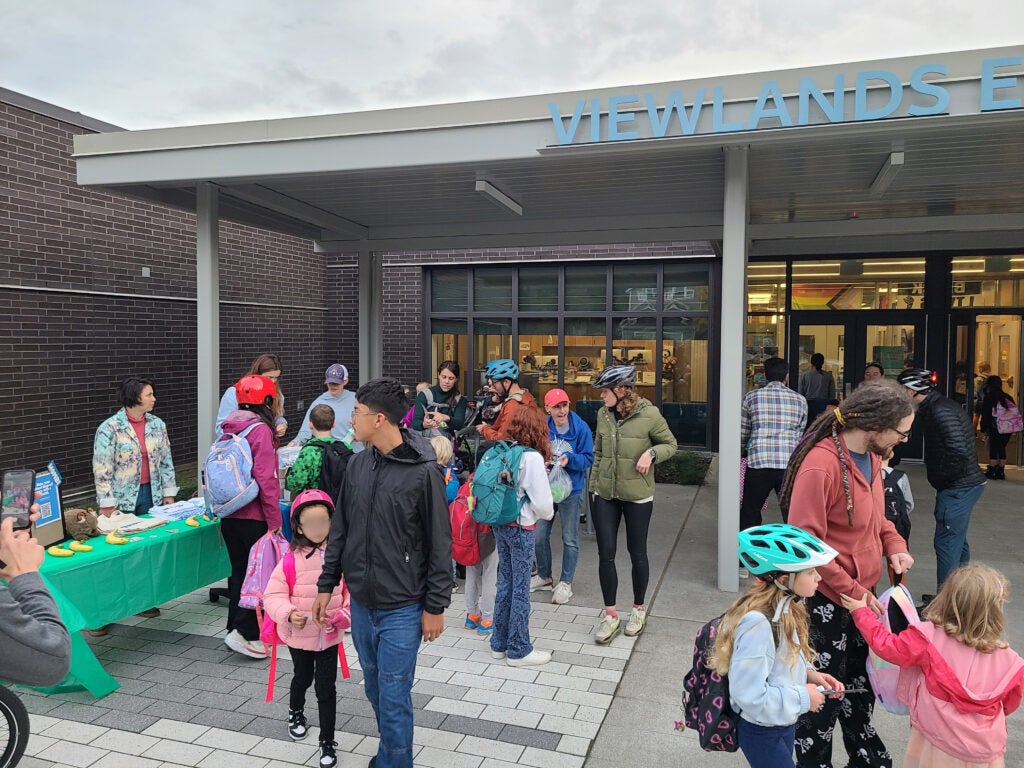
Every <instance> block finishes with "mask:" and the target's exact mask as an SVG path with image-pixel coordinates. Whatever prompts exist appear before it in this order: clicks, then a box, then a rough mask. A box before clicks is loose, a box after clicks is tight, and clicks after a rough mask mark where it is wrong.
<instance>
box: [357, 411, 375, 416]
mask: <svg viewBox="0 0 1024 768" xmlns="http://www.w3.org/2000/svg"><path fill="white" fill-rule="evenodd" d="M379 413H380V411H362V412H360V411H356V410H353V411H352V415H353V416H376V415H377V414H379Z"/></svg>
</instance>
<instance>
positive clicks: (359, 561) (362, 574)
mask: <svg viewBox="0 0 1024 768" xmlns="http://www.w3.org/2000/svg"><path fill="white" fill-rule="evenodd" d="M402 439H403V443H402V445H400V446H398V447H397V448H395V449H394V450H393V451H391V452H390V453H386V454H382V453H381V452H380V451H378V450H377V449H376V448H371V449H369V450H366V451H363V452H361V453H357V454H356V455H355V456H353V457H352V459H351V460H350V461H349V463H348V469H347V471H346V473H345V482H344V485H342V488H341V494H340V496H339V497H338V507H337V511H336V512H335V514H334V517H333V518H332V519H331V535H330V539H329V540H328V542H327V551H326V553H325V554H324V570H323V573H322V574H321V575H320V579H319V580H318V581H317V590H318V591H319V592H330V591H331V590H333V589H334V587H335V586H337V584H338V581H339V579H340V578H341V575H342V574H344V575H345V581H346V583H347V584H348V589H349V592H350V593H351V594H352V598H353V599H354V600H356V601H357V602H359V603H361V604H362V605H363V606H365V607H367V608H371V609H383V610H393V609H395V608H402V607H405V606H407V605H412V604H414V603H417V602H420V601H423V609H424V610H425V611H426V612H427V613H433V614H438V613H444V609H445V608H447V607H448V604H449V603H450V602H451V595H452V586H453V584H454V581H453V579H452V531H451V523H450V521H449V519H448V503H447V497H446V496H445V490H444V479H443V478H442V476H441V473H440V472H438V471H437V469H436V464H437V459H436V457H435V456H434V449H433V448H432V447H431V446H430V442H429V441H428V440H427V439H426V438H425V437H423V436H422V435H419V434H417V433H413V432H409V431H407V430H404V429H403V430H402Z"/></svg>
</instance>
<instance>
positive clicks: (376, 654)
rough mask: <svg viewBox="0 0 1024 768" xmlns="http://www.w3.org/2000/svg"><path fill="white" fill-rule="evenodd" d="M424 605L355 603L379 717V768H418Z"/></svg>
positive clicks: (366, 677)
mask: <svg viewBox="0 0 1024 768" xmlns="http://www.w3.org/2000/svg"><path fill="white" fill-rule="evenodd" d="M422 615H423V606H422V604H420V603H416V604H414V605H407V606H406V607H405V608H395V609H393V610H390V611H384V610H373V609H370V608H366V607H365V606H363V605H360V604H359V603H358V602H356V601H355V600H354V599H353V600H352V642H353V643H354V644H355V646H356V653H357V654H359V665H360V666H361V667H362V668H363V689H364V690H365V691H366V698H367V700H368V701H369V702H370V706H372V707H373V712H374V715H376V717H377V730H378V731H379V732H380V746H379V747H378V749H377V768H412V726H413V709H412V684H413V678H414V677H415V676H416V652H417V651H418V650H419V648H420V640H421V638H422V637H423V630H422V627H421V624H420V621H421V619H422Z"/></svg>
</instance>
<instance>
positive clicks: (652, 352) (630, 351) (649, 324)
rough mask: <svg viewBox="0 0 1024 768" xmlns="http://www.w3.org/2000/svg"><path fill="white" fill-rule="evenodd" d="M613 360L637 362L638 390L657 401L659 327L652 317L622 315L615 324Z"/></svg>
mask: <svg viewBox="0 0 1024 768" xmlns="http://www.w3.org/2000/svg"><path fill="white" fill-rule="evenodd" d="M612 329H613V330H612V361H613V362H614V363H615V364H616V365H635V366H636V383H637V391H638V392H639V393H640V394H641V395H642V396H643V397H646V398H647V399H648V400H650V401H651V402H652V403H653V402H655V401H656V396H655V391H654V385H655V382H656V380H657V373H658V368H657V367H656V366H660V363H656V362H655V361H656V360H658V359H659V358H658V357H657V356H656V353H657V352H658V349H657V347H658V341H657V326H656V322H655V319H654V318H653V317H623V318H618V319H616V320H614V321H613V323H612Z"/></svg>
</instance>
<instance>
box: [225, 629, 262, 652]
mask: <svg viewBox="0 0 1024 768" xmlns="http://www.w3.org/2000/svg"><path fill="white" fill-rule="evenodd" d="M224 645H226V646H227V647H228V648H230V649H231V650H232V651H235V652H236V653H241V654H243V655H244V656H248V657H249V658H250V659H265V658H267V647H266V646H265V645H263V643H261V642H260V641H259V640H246V639H245V638H244V637H242V633H241V632H239V631H238V630H237V629H232V630H231V631H230V632H228V634H227V637H225V638H224Z"/></svg>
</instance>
